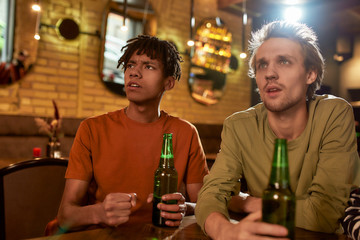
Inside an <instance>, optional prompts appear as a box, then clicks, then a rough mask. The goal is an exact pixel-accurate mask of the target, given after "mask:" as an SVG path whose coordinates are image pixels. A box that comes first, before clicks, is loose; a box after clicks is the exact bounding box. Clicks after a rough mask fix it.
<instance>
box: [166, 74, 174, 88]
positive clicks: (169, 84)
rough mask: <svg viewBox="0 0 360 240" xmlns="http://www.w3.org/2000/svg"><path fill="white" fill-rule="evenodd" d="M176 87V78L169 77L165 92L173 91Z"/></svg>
mask: <svg viewBox="0 0 360 240" xmlns="http://www.w3.org/2000/svg"><path fill="white" fill-rule="evenodd" d="M174 86H175V78H174V77H173V76H168V77H167V78H166V79H165V91H169V90H171V89H172V88H173V87H174Z"/></svg>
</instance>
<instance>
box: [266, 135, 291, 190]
mask: <svg viewBox="0 0 360 240" xmlns="http://www.w3.org/2000/svg"><path fill="white" fill-rule="evenodd" d="M269 185H271V186H273V187H275V188H288V187H289V185H290V181H289V163H288V155H287V144H286V140H285V139H276V141H275V148H274V158H273V162H272V168H271V175H270V182H269Z"/></svg>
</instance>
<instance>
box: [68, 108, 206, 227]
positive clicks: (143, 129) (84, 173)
mask: <svg viewBox="0 0 360 240" xmlns="http://www.w3.org/2000/svg"><path fill="white" fill-rule="evenodd" d="M164 133H173V151H174V162H175V168H176V170H177V172H178V188H179V187H180V185H181V183H182V182H184V183H185V184H189V183H202V181H203V177H204V176H205V175H206V174H207V173H208V167H207V164H206V158H205V154H204V151H203V148H202V145H201V142H200V138H199V135H198V133H197V130H196V128H195V127H194V126H193V125H192V124H190V123H189V122H187V121H185V120H182V119H179V118H177V117H173V116H170V115H168V114H167V113H166V112H164V111H161V116H160V118H159V119H158V120H157V121H155V122H153V123H139V122H136V121H133V120H131V119H130V118H128V117H127V116H126V114H125V112H124V109H121V110H118V111H114V112H110V113H107V114H104V115H101V116H97V117H92V118H88V119H86V120H84V121H83V122H82V123H81V124H80V126H79V129H78V131H77V134H76V137H75V140H74V143H73V146H72V149H71V152H70V159H69V165H68V169H67V172H66V176H65V177H66V178H72V179H80V180H85V181H88V182H89V183H90V186H91V187H90V190H91V193H90V202H89V204H93V203H96V202H102V201H103V200H104V198H105V196H106V195H107V194H109V193H113V192H122V193H132V192H135V193H136V194H137V203H136V206H135V207H134V208H133V209H132V214H131V215H130V220H129V222H134V221H135V222H136V221H138V220H139V221H151V209H152V204H148V203H146V199H147V197H148V195H149V194H150V193H152V192H153V181H154V173H155V170H156V169H157V167H158V165H159V161H160V155H161V147H162V140H163V134H164ZM178 190H179V189H178Z"/></svg>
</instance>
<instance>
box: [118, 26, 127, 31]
mask: <svg viewBox="0 0 360 240" xmlns="http://www.w3.org/2000/svg"><path fill="white" fill-rule="evenodd" d="M120 29H121V31H123V32H126V31H127V30H128V27H127V26H126V25H122V26H121V28H120Z"/></svg>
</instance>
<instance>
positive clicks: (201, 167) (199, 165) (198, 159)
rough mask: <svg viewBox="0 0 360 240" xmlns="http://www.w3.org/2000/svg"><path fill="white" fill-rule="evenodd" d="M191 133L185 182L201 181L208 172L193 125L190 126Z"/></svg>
mask: <svg viewBox="0 0 360 240" xmlns="http://www.w3.org/2000/svg"><path fill="white" fill-rule="evenodd" d="M191 134H192V135H191V145H190V153H189V164H188V167H187V174H186V183H187V184H189V183H202V182H203V178H204V176H205V175H207V174H208V173H209V169H208V166H207V163H206V157H205V153H204V150H203V147H202V144H201V141H200V137H199V134H198V132H197V130H196V128H195V127H193V128H192V131H191Z"/></svg>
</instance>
